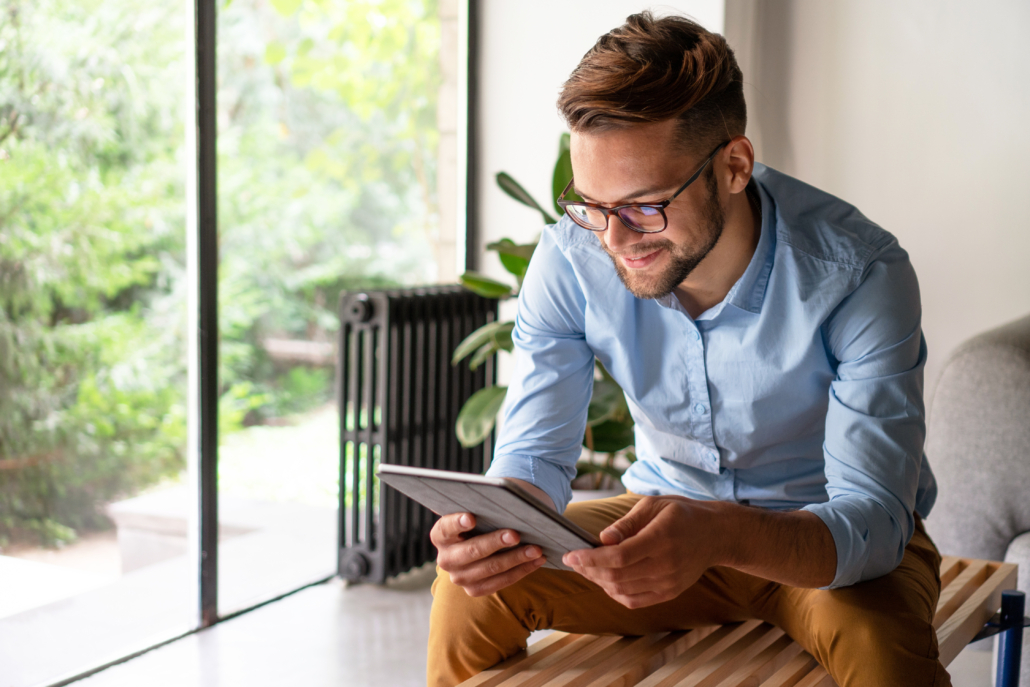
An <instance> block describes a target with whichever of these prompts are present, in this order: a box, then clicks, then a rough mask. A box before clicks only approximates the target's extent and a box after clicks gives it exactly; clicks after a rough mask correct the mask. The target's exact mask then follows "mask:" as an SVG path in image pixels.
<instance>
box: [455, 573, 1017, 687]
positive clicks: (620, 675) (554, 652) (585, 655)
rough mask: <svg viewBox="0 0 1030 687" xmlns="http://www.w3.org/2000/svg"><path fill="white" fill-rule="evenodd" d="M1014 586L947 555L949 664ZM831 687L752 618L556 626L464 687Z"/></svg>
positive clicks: (799, 652) (943, 613) (941, 637)
mask: <svg viewBox="0 0 1030 687" xmlns="http://www.w3.org/2000/svg"><path fill="white" fill-rule="evenodd" d="M1015 586H1016V566H1015V565H1013V564H1011V563H998V562H996V561H981V560H975V559H970V558H955V557H951V556H947V557H945V558H944V560H943V561H942V562H941V597H940V601H939V602H938V603H937V614H936V615H935V616H934V621H933V625H934V627H935V628H936V629H937V640H938V643H939V645H940V652H941V663H943V664H944V665H945V666H947V665H948V664H949V663H951V662H952V661H953V660H954V659H955V657H956V656H957V655H958V653H959V652H960V651H961V650H962V649H963V647H965V646H966V645H967V644H968V643H969V641H970V640H971V639H973V637H975V636H976V634H977V633H978V632H979V631H980V630H981V629H982V628H983V626H984V624H985V623H986V622H987V621H988V620H989V619H990V618H991V617H992V616H993V615H994V613H995V612H996V611H997V610H998V608H999V607H1000V606H1001V593H1002V591H1004V590H1006V589H1013V588H1015ZM630 685H637V686H638V687H673V686H676V687H687V686H688V685H697V686H699V687H700V686H702V685H703V686H704V687H730V686H734V687H744V686H745V685H746V686H748V687H774V686H775V687H790V686H795V687H833V685H835V683H834V681H833V680H832V679H831V678H830V676H829V675H827V674H826V671H825V670H823V669H822V667H820V666H819V664H818V663H816V661H815V659H814V658H812V657H811V655H809V654H808V653H806V652H805V651H804V650H803V649H802V648H801V647H800V646H798V645H797V644H796V643H795V642H794V641H792V640H791V639H790V637H788V636H786V635H785V634H784V633H783V631H782V630H780V629H779V628H777V627H774V626H772V625H769V624H768V623H763V622H761V621H758V620H751V621H747V622H743V623H735V624H732V625H723V626H720V627H706V628H700V629H696V630H689V631H687V632H669V633H661V634H654V635H647V636H644V637H618V636H595V635H577V634H567V633H564V632H554V633H552V634H550V635H548V636H547V637H545V638H544V639H542V640H540V641H538V642H536V643H534V644H532V645H530V647H529V648H528V649H527V650H526V651H523V652H521V653H519V654H517V655H515V656H513V657H511V658H510V659H508V660H507V661H505V662H503V663H501V664H499V665H497V666H495V667H493V668H491V669H490V670H486V671H483V672H482V673H480V674H479V675H476V676H475V677H473V678H471V679H469V680H466V681H465V682H463V683H462V685H461V687H502V686H503V687H615V686H620V687H629V686H630Z"/></svg>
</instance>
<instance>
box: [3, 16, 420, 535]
mask: <svg viewBox="0 0 1030 687" xmlns="http://www.w3.org/2000/svg"><path fill="white" fill-rule="evenodd" d="M220 5H221V6H220V15H219V27H218V31H219V46H218V50H219V52H218V58H219V65H218V69H219V74H218V78H219V93H218V125H219V140H218V155H219V159H218V162H219V179H218V184H219V189H218V190H219V228H220V254H221V267H220V273H219V308H220V332H219V334H220V337H221V368H220V375H221V377H220V381H221V383H222V398H221V404H220V429H221V432H222V433H223V434H228V433H230V432H231V431H233V430H234V429H237V428H239V427H241V426H243V425H245V424H253V423H259V422H262V421H264V420H265V419H268V418H275V417H279V416H282V415H287V414H291V413H297V412H302V411H304V410H306V409H308V408H310V407H312V406H314V405H317V404H320V403H323V402H325V401H326V400H328V399H329V397H330V393H331V386H332V373H331V371H330V370H327V369H324V368H317V367H310V366H297V365H293V364H287V363H284V362H282V361H276V360H273V359H272V358H270V357H269V355H268V354H267V353H266V352H265V350H264V347H263V346H262V342H263V340H264V339H266V338H269V337H278V338H297V339H306V340H315V341H327V340H331V339H332V337H333V335H334V332H335V330H336V327H337V318H336V314H335V307H336V302H337V299H338V297H339V293H340V292H341V291H342V290H345V289H354V288H374V287H383V286H392V285H397V284H401V283H413V282H425V281H432V280H434V278H435V275H434V274H432V269H433V267H432V265H431V260H429V259H427V256H431V255H432V252H431V249H430V247H429V246H430V241H431V240H432V239H433V238H434V236H435V232H436V226H437V209H436V198H435V189H436V180H435V177H436V169H435V161H436V152H435V151H436V136H437V134H436V121H435V117H436V94H437V90H438V78H439V76H438V71H439V70H438V69H437V66H436V65H437V57H436V56H437V53H438V50H439V45H438V44H439V27H438V24H437V10H436V5H435V3H434V2H432V1H431V0H430V1H427V2H421V3H420V2H417V1H405V2H399V1H396V0H382V1H381V2H362V1H357V0H356V1H354V2H346V3H344V2H332V1H330V0H272V1H271V2H270V3H269V2H265V1H262V0H235V1H233V2H226V3H222V4H220ZM185 19H186V16H185V12H184V8H183V6H182V5H181V4H177V3H159V2H144V3H140V2H137V1H133V0H74V2H71V1H69V0H0V545H3V544H4V543H5V542H6V541H10V540H12V539H36V540H38V541H40V542H43V543H47V544H53V543H59V542H61V541H68V540H70V539H72V538H74V536H75V531H76V530H81V529H87V528H96V527H104V526H105V525H106V519H105V518H104V516H103V514H102V509H103V505H104V504H106V503H107V502H109V501H111V500H113V499H116V498H121V497H125V496H128V495H132V494H134V493H136V492H137V491H138V490H139V489H141V488H143V487H146V486H147V485H150V484H154V483H156V482H158V481H159V480H161V479H162V478H165V477H168V476H174V475H175V474H177V473H179V472H180V471H181V470H182V468H183V467H184V450H185V443H186V427H185V417H186V410H185V407H186V348H187V330H186V307H185V303H186V283H185V262H186V258H185V255H186V253H185V215H184V209H185V188H184V181H185V170H186V169H187V164H188V162H189V156H188V155H187V154H186V151H185V149H184V140H185V137H184V128H183V120H184V114H185V108H184V104H185V103H184V100H183V97H184V92H185V88H186V84H187V83H188V80H187V76H188V75H187V74H186V71H185V70H186V68H187V64H188V63H187V61H186V60H185V57H186V54H187V52H186V51H187V49H188V48H189V46H186V45H185V43H184V39H183V37H184V35H185V24H184V22H185ZM189 49H191V48H189ZM397 275H403V276H402V277H399V276H397Z"/></svg>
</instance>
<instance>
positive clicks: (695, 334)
mask: <svg viewBox="0 0 1030 687" xmlns="http://www.w3.org/2000/svg"><path fill="white" fill-rule="evenodd" d="M694 340H695V341H700V340H701V332H699V331H697V330H696V329H695V330H694Z"/></svg>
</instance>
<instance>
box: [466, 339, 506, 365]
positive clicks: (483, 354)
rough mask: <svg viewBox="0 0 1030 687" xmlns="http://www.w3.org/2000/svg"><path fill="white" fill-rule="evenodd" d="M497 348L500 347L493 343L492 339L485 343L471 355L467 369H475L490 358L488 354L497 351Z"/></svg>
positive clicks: (490, 354)
mask: <svg viewBox="0 0 1030 687" xmlns="http://www.w3.org/2000/svg"><path fill="white" fill-rule="evenodd" d="M498 350H500V349H499V348H498V347H497V344H495V343H494V342H493V341H491V342H490V343H488V344H486V345H485V346H483V347H482V348H480V349H479V350H478V351H476V354H475V355H474V356H472V360H470V361H469V369H470V370H475V369H477V368H478V367H479V366H480V365H482V364H483V363H485V362H486V361H487V359H488V358H490V356H492V355H493V354H495V353H497V351H498Z"/></svg>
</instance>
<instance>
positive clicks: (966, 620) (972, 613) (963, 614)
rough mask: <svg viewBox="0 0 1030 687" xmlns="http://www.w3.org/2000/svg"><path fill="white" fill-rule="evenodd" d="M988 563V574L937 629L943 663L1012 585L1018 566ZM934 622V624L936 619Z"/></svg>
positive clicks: (991, 612)
mask: <svg viewBox="0 0 1030 687" xmlns="http://www.w3.org/2000/svg"><path fill="white" fill-rule="evenodd" d="M989 567H990V568H991V575H990V577H988V578H987V580H986V581H985V582H984V583H983V585H982V586H981V587H980V588H979V589H977V590H976V591H975V592H974V593H973V594H972V595H971V596H970V597H969V598H968V599H967V600H966V602H965V603H964V604H962V606H961V607H960V608H959V609H958V610H957V611H956V612H955V613H954V614H953V615H952V616H951V617H950V618H948V620H947V621H946V622H945V623H944V624H943V625H941V626H940V629H938V630H937V644H938V646H939V648H940V653H941V663H943V664H944V665H948V664H950V663H951V662H952V661H954V660H955V657H956V656H958V654H959V652H960V651H962V649H963V648H965V646H966V645H967V644H968V643H969V640H970V639H972V638H973V637H975V636H976V633H977V632H979V631H980V629H981V628H983V626H984V624H985V623H986V622H987V621H988V620H990V619H991V616H993V615H994V614H995V612H996V611H997V610H998V608H1000V607H1001V593H1002V592H1003V591H1005V590H1006V589H1014V588H1015V586H1016V577H1017V572H1018V566H1016V565H1015V564H1013V563H991V564H990V566H989ZM935 620H936V619H935ZM934 624H935V626H936V622H935V623H934Z"/></svg>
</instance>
